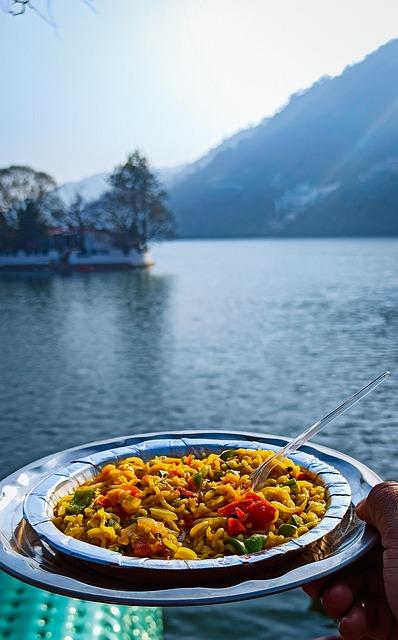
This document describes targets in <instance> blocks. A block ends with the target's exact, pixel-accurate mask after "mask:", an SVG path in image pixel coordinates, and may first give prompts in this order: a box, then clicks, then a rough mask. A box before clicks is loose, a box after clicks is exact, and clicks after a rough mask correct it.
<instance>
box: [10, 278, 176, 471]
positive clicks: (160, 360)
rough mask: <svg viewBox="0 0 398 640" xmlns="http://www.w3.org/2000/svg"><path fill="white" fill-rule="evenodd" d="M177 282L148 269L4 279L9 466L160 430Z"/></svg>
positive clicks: (13, 466)
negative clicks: (172, 291) (172, 296)
mask: <svg viewBox="0 0 398 640" xmlns="http://www.w3.org/2000/svg"><path fill="white" fill-rule="evenodd" d="M170 281H171V277H168V276H160V275H156V274H155V275H152V274H150V273H148V272H144V271H143V272H141V271H139V272H137V273H133V274H130V273H124V272H123V273H114V274H95V275H94V276H90V275H84V276H78V277H72V278H53V277H43V276H39V278H38V277H37V276H34V277H26V278H21V277H18V278H11V279H10V278H8V277H7V278H3V281H2V282H1V289H0V290H1V294H0V295H1V301H0V305H1V308H2V322H1V327H2V336H1V338H2V340H1V342H2V357H3V364H4V363H6V366H5V367H4V369H3V373H2V386H3V389H4V395H3V407H4V409H5V411H4V412H2V416H1V420H2V426H1V428H2V435H3V440H4V443H3V453H5V465H6V467H7V469H12V468H15V467H16V466H18V465H20V464H22V463H24V462H25V461H26V460H27V459H29V458H32V457H34V456H36V455H39V454H42V453H48V452H51V451H55V450H57V449H60V448H65V447H66V446H69V445H70V446H71V445H74V444H79V443H82V442H85V441H88V440H93V439H97V438H101V437H106V436H107V435H109V434H111V433H120V434H123V433H126V432H128V431H131V430H137V429H139V428H141V429H144V428H148V427H147V424H149V425H152V424H155V423H156V419H157V416H158V415H159V412H160V415H161V414H162V413H163V408H162V405H163V393H162V379H163V378H164V377H166V376H167V357H166V356H165V354H164V349H165V348H167V341H168V336H169V335H170V329H169V328H168V324H169V319H168V318H169V315H168V314H167V306H168V297H169V292H170ZM149 428H150V427H149ZM16 442H18V443H20V445H19V447H18V448H17V452H15V443H16Z"/></svg>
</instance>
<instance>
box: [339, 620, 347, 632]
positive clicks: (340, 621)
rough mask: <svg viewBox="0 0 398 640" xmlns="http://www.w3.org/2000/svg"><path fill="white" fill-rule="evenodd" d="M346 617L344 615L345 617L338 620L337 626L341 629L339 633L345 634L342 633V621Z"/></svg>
mask: <svg viewBox="0 0 398 640" xmlns="http://www.w3.org/2000/svg"><path fill="white" fill-rule="evenodd" d="M346 619H347V618H344V617H343V618H340V619H339V620H338V621H337V628H338V630H339V634H340V635H343V634H342V633H341V624H342V623H343V622H344V620H346Z"/></svg>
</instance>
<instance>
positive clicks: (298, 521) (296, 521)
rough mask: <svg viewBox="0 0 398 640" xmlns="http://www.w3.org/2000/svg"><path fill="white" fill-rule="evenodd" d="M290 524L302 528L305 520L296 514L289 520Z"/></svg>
mask: <svg viewBox="0 0 398 640" xmlns="http://www.w3.org/2000/svg"><path fill="white" fill-rule="evenodd" d="M289 524H294V526H295V527H300V526H301V525H302V524H303V519H302V518H300V516H297V515H296V514H295V513H294V514H293V515H292V517H291V518H290V520H289Z"/></svg>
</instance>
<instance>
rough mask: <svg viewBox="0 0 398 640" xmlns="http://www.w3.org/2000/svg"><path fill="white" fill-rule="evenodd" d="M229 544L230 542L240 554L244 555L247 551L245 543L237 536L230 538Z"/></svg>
mask: <svg viewBox="0 0 398 640" xmlns="http://www.w3.org/2000/svg"><path fill="white" fill-rule="evenodd" d="M227 544H229V545H230V546H231V547H232V548H233V549H234V550H235V551H236V553H237V554H238V555H239V556H242V555H243V554H244V553H247V549H246V546H245V544H244V543H243V542H241V541H240V540H238V539H237V538H228V540H227Z"/></svg>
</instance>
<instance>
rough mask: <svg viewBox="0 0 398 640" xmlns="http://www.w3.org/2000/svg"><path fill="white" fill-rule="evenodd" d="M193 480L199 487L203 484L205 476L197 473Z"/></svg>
mask: <svg viewBox="0 0 398 640" xmlns="http://www.w3.org/2000/svg"><path fill="white" fill-rule="evenodd" d="M193 481H194V483H195V484H196V486H197V487H198V488H199V487H201V486H202V482H203V476H202V474H201V473H195V475H194V477H193Z"/></svg>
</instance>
